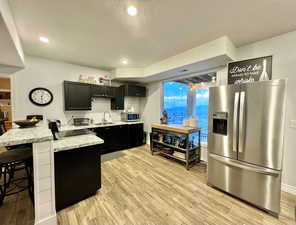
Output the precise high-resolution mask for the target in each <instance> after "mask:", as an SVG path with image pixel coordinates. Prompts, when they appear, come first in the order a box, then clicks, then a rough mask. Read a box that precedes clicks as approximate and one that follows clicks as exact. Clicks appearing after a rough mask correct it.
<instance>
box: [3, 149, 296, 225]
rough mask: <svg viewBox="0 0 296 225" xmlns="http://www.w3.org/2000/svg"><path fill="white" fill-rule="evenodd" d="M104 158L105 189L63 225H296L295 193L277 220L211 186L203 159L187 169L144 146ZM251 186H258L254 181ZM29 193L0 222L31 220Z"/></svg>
mask: <svg viewBox="0 0 296 225" xmlns="http://www.w3.org/2000/svg"><path fill="white" fill-rule="evenodd" d="M104 160H105V162H103V164H102V189H101V190H100V191H98V192H97V194H96V195H95V196H93V197H91V198H88V199H86V200H84V201H82V202H80V203H78V204H76V205H74V206H71V207H69V208H67V209H65V210H62V211H60V212H59V213H58V222H59V224H60V225H68V224H71V225H76V224H77V225H78V224H79V225H95V224H100V225H112V224H114V225H115V224H116V225H121V224H126V225H129V224H131V225H132V224H139V225H140V224H143V225H144V224H145V225H150V224H158V225H166V224H168V225H173V224H180V225H181V224H182V225H185V224H188V225H189V224H203V225H208V224H217V225H223V224H227V225H230V224H235V225H238V224H245V225H259V224H266V225H272V224H277V225H280V224H296V223H295V221H294V207H295V205H296V197H295V196H294V195H291V194H288V193H284V192H283V193H282V202H281V214H280V217H279V219H276V218H274V217H272V216H270V215H269V214H267V213H265V212H263V211H261V210H259V209H257V208H254V207H252V206H250V205H248V204H246V203H244V202H242V201H240V200H237V199H235V198H233V197H230V196H229V195H226V194H224V193H222V192H220V191H217V190H215V189H213V188H211V187H209V186H207V185H206V165H205V164H199V165H195V166H194V167H193V168H191V169H190V170H189V171H187V170H186V169H185V167H184V166H183V165H182V164H179V163H178V162H176V161H173V160H169V159H166V158H164V157H162V156H152V155H151V154H150V152H149V150H148V148H147V147H146V146H143V147H139V148H134V149H130V150H126V151H122V152H118V153H115V154H113V155H112V154H111V155H109V156H108V155H106V156H104ZM250 188H255V187H252V186H251V184H250ZM25 196H27V193H23V194H20V195H19V196H16V197H13V199H12V198H10V199H9V200H8V201H7V202H5V203H4V204H5V205H6V206H5V205H4V206H2V207H1V208H0V224H1V225H2V224H32V215H33V213H32V209H31V210H30V206H29V205H30V202H29V200H28V199H27V198H25ZM4 212H5V213H4ZM3 221H4V222H3ZM2 222H3V223H2Z"/></svg>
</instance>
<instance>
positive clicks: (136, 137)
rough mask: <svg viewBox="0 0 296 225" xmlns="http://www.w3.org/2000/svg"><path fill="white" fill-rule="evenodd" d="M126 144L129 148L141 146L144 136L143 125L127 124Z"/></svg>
mask: <svg viewBox="0 0 296 225" xmlns="http://www.w3.org/2000/svg"><path fill="white" fill-rule="evenodd" d="M128 136H129V137H128V145H129V147H130V148H133V147H137V146H141V145H142V144H143V138H144V125H143V124H142V123H140V124H133V125H129V135H128Z"/></svg>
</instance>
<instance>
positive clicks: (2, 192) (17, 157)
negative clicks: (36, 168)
mask: <svg viewBox="0 0 296 225" xmlns="http://www.w3.org/2000/svg"><path fill="white" fill-rule="evenodd" d="M0 169H1V170H0V179H1V178H2V177H3V184H0V205H2V204H3V201H4V198H5V197H7V196H9V195H14V194H17V193H19V192H22V191H25V190H26V189H28V191H29V196H30V198H31V200H32V202H34V191H33V160H32V149H31V148H28V149H17V150H14V151H6V152H3V153H0ZM18 171H25V172H26V176H22V177H17V178H15V173H16V172H18ZM25 180H26V181H27V184H26V185H24V184H23V183H24V181H25Z"/></svg>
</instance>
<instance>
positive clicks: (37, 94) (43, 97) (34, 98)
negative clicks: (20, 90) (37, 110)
mask: <svg viewBox="0 0 296 225" xmlns="http://www.w3.org/2000/svg"><path fill="white" fill-rule="evenodd" d="M29 99H30V101H31V102H32V103H33V104H35V105H38V106H46V105H49V104H50V103H51V102H52V100H53V94H52V93H51V91H50V90H48V89H46V88H34V89H33V90H31V91H30V93H29Z"/></svg>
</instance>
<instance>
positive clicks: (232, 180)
mask: <svg viewBox="0 0 296 225" xmlns="http://www.w3.org/2000/svg"><path fill="white" fill-rule="evenodd" d="M208 156H209V157H208V160H209V161H208V184H209V185H212V186H215V187H217V188H219V189H221V190H223V191H225V192H228V193H230V194H231V195H234V196H236V197H238V198H240V199H242V200H245V201H247V202H250V203H252V204H254V205H255V206H257V207H260V208H262V209H265V210H268V211H269V212H270V213H272V214H273V215H276V216H277V215H278V214H279V212H280V197H281V196H280V188H281V171H277V170H271V169H266V168H262V167H258V166H255V165H250V164H247V163H243V162H239V161H237V160H232V159H229V158H225V157H221V156H218V155H214V154H209V155H208Z"/></svg>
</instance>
